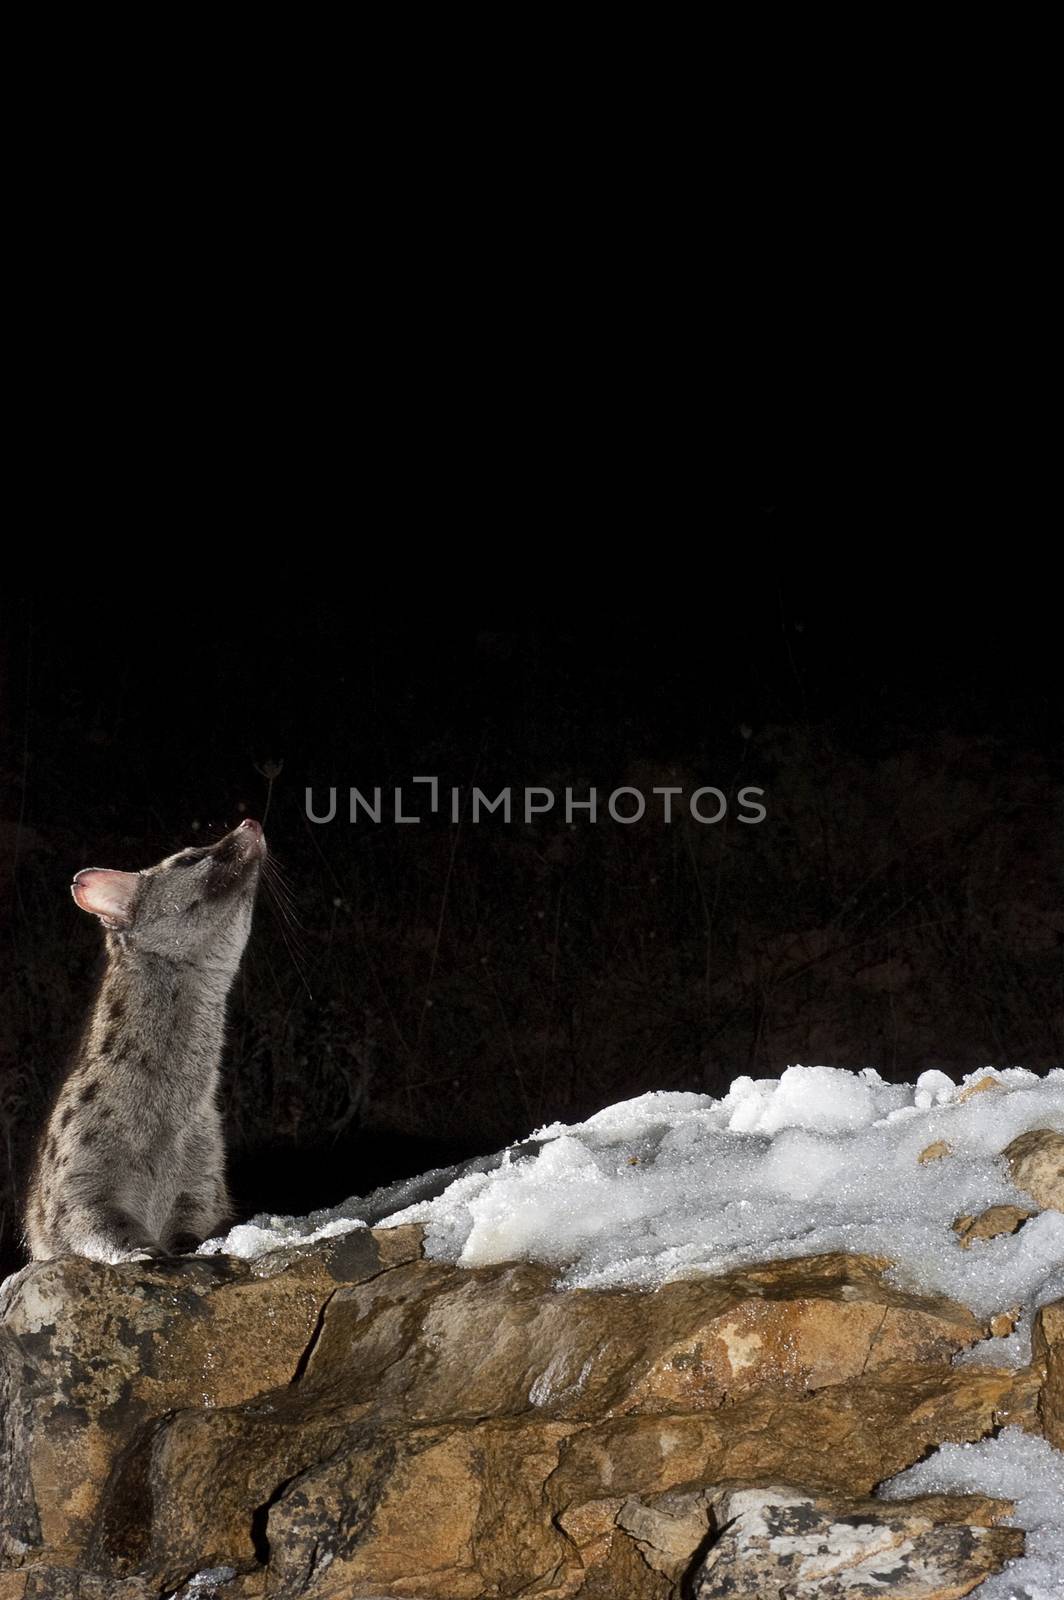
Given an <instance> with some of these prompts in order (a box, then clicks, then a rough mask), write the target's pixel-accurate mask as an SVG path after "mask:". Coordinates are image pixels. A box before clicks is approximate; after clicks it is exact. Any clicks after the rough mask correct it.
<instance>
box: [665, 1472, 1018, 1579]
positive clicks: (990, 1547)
mask: <svg viewBox="0 0 1064 1600" xmlns="http://www.w3.org/2000/svg"><path fill="white" fill-rule="evenodd" d="M1010 1510H1011V1505H1010V1503H1009V1502H1008V1501H991V1502H987V1501H985V1500H976V1499H974V1497H973V1500H972V1501H971V1502H970V1501H969V1498H968V1497H967V1496H957V1497H953V1496H943V1495H934V1496H929V1497H927V1498H924V1499H918V1500H900V1501H891V1502H886V1501H880V1500H833V1499H827V1498H825V1497H823V1496H815V1495H811V1494H809V1493H808V1492H807V1491H804V1490H802V1489H792V1488H789V1487H786V1486H783V1487H769V1488H765V1487H759V1488H752V1489H736V1490H731V1491H728V1492H727V1493H725V1494H724V1495H723V1496H722V1498H721V1503H720V1509H719V1512H718V1517H719V1523H720V1525H721V1526H722V1528H723V1530H724V1531H723V1532H722V1533H721V1535H720V1538H719V1539H718V1540H717V1542H716V1543H715V1544H714V1546H713V1548H712V1549H711V1550H710V1551H709V1553H708V1555H707V1556H706V1558H705V1560H704V1561H703V1562H702V1564H701V1567H700V1569H699V1571H698V1574H697V1576H696V1577H695V1580H694V1583H693V1586H692V1589H691V1595H692V1600H725V1597H727V1600H784V1597H786V1600H857V1597H858V1596H862V1595H868V1596H872V1595H889V1596H890V1600H957V1597H959V1596H962V1595H966V1594H969V1593H970V1592H971V1591H972V1589H974V1588H975V1587H976V1585H977V1584H979V1583H981V1582H982V1581H983V1580H984V1579H985V1578H987V1577H989V1576H990V1575H991V1574H992V1573H995V1572H998V1571H1000V1569H1001V1568H1002V1567H1003V1566H1004V1565H1005V1562H1006V1561H1008V1560H1011V1559H1015V1557H1017V1556H1019V1555H1022V1553H1023V1544H1024V1539H1023V1534H1022V1533H1021V1532H1019V1531H1018V1530H1017V1529H1014V1528H999V1527H995V1526H994V1525H993V1524H994V1523H996V1522H997V1521H999V1520H1000V1518H1001V1517H1004V1516H1007V1515H1008V1514H1009V1512H1010Z"/></svg>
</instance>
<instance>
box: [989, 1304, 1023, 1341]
mask: <svg viewBox="0 0 1064 1600" xmlns="http://www.w3.org/2000/svg"><path fill="white" fill-rule="evenodd" d="M1022 1311H1023V1307H1022V1306H1021V1305H1014V1306H1009V1307H1008V1309H1007V1310H1006V1311H998V1312H996V1313H995V1315H994V1316H992V1317H991V1318H990V1322H989V1327H990V1337H991V1338H992V1339H1007V1338H1008V1336H1009V1334H1010V1333H1011V1332H1012V1331H1013V1329H1014V1328H1015V1326H1016V1324H1017V1322H1019V1320H1020V1314H1021V1312H1022Z"/></svg>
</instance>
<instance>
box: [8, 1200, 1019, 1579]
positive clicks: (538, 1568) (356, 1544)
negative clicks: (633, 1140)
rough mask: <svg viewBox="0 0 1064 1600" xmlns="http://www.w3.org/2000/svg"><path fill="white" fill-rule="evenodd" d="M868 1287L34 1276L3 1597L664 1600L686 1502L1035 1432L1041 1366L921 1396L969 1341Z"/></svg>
mask: <svg viewBox="0 0 1064 1600" xmlns="http://www.w3.org/2000/svg"><path fill="white" fill-rule="evenodd" d="M885 1265H886V1263H885V1262H883V1261H881V1260H878V1259H874V1258H868V1257H861V1256H843V1255H824V1256H819V1257H814V1258H811V1259H807V1260H792V1261H782V1262H770V1263H765V1264H762V1265H759V1266H756V1267H748V1268H744V1269H742V1270H740V1271H735V1272H731V1273H728V1274H726V1275H723V1276H721V1277H719V1278H713V1279H699V1280H691V1281H685V1282H679V1283H671V1284H667V1285H665V1286H663V1287H662V1288H660V1289H658V1290H656V1291H654V1292H644V1291H637V1290H612V1291H599V1290H596V1291H560V1290H556V1289H554V1288H553V1287H552V1284H551V1274H550V1272H549V1271H548V1270H547V1269H545V1268H541V1267H534V1266H529V1265H527V1264H510V1265H506V1266H498V1267H491V1268H484V1269H477V1270H464V1269H461V1268H457V1267H453V1266H449V1265H445V1264H442V1263H439V1262H433V1261H427V1260H424V1259H422V1258H421V1252H420V1232H419V1230H417V1229H402V1230H398V1229H397V1230H385V1231H383V1232H380V1231H377V1232H371V1231H369V1230H366V1229H360V1230H357V1231H356V1232H354V1233H353V1234H349V1235H346V1236H343V1237H341V1238H340V1239H336V1240H331V1241H327V1242H325V1243H322V1244H319V1245H315V1246H293V1247H287V1248H286V1249H285V1250H284V1251H283V1252H279V1253H278V1259H274V1258H266V1259H265V1260H264V1261H262V1262H260V1263H257V1264H256V1265H255V1267H254V1268H252V1267H249V1266H247V1265H246V1264H245V1263H241V1262H234V1261H228V1260H225V1259H216V1260H213V1261H196V1260H192V1261H186V1262H183V1263H181V1264H180V1265H177V1266H164V1265H157V1264H135V1265H133V1264H131V1265H129V1266H123V1267H104V1266H100V1265H98V1264H95V1263H92V1262H86V1261H80V1260H67V1261H63V1262H56V1263H41V1264H37V1265H36V1266H34V1267H31V1268H29V1269H27V1270H26V1271H25V1272H23V1273H22V1274H20V1275H19V1277H18V1279H17V1281H16V1282H14V1283H13V1284H12V1285H10V1287H9V1291H8V1293H7V1294H6V1296H5V1322H4V1325H3V1326H0V1385H2V1396H3V1398H6V1401H7V1404H6V1406H5V1408H4V1412H3V1416H2V1419H0V1427H2V1429H3V1438H2V1441H0V1467H2V1470H0V1479H2V1481H0V1539H2V1540H3V1543H2V1545H0V1548H2V1551H3V1559H6V1561H7V1563H8V1567H9V1569H11V1568H21V1570H20V1571H18V1572H17V1574H16V1573H13V1572H11V1571H10V1570H9V1571H8V1574H7V1578H5V1579H4V1580H3V1581H8V1580H10V1581H11V1582H12V1583H14V1584H15V1585H18V1584H19V1583H21V1584H22V1588H21V1589H19V1588H18V1587H15V1588H14V1589H13V1590H12V1594H13V1597H14V1600H23V1595H24V1594H30V1593H32V1591H30V1590H27V1589H26V1583H27V1582H28V1581H29V1575H30V1574H32V1573H37V1574H40V1573H43V1572H44V1571H45V1570H46V1569H47V1570H49V1571H50V1570H52V1569H53V1568H54V1569H61V1570H62V1571H63V1572H64V1573H66V1574H68V1576H66V1577H64V1578H63V1579H62V1580H61V1581H62V1582H64V1583H66V1584H67V1585H68V1587H69V1586H70V1585H71V1584H73V1585H75V1587H74V1588H72V1589H70V1593H71V1594H72V1595H78V1594H79V1593H80V1591H79V1590H78V1589H77V1587H76V1584H77V1583H82V1584H83V1586H84V1600H97V1597H96V1591H95V1590H94V1589H93V1588H92V1584H93V1583H94V1582H96V1581H97V1580H103V1581H106V1583H109V1584H110V1585H111V1588H110V1589H108V1590H107V1591H106V1593H107V1594H108V1596H110V1595H111V1594H113V1595H114V1596H115V1597H116V1600H127V1597H126V1593H125V1592H124V1591H123V1589H122V1587H121V1585H123V1584H125V1585H127V1586H129V1585H134V1587H131V1588H128V1600H139V1595H138V1593H137V1591H136V1588H135V1585H136V1584H138V1583H144V1584H146V1585H147V1590H148V1592H149V1593H151V1594H152V1595H158V1594H162V1593H165V1594H171V1593H174V1592H177V1593H178V1594H180V1593H181V1587H182V1586H187V1585H188V1583H189V1580H190V1578H191V1575H192V1574H194V1573H197V1572H201V1571H203V1570H204V1569H208V1568H212V1569H230V1570H231V1571H232V1572H233V1574H234V1575H233V1577H232V1578H230V1579H226V1580H225V1582H224V1583H221V1584H220V1586H219V1587H218V1591H217V1592H218V1596H219V1600H252V1597H257V1596H261V1597H263V1600H334V1597H335V1600H341V1597H342V1600H357V1597H368V1596H377V1597H385V1596H386V1597H394V1600H399V1597H406V1600H414V1597H416V1600H479V1597H480V1596H481V1595H485V1596H486V1595H498V1596H504V1595H507V1594H510V1595H513V1594H516V1593H518V1592H528V1593H530V1594H532V1593H534V1594H535V1595H536V1596H537V1597H538V1600H576V1597H583V1600H595V1597H596V1596H601V1597H602V1600H620V1597H624V1596H631V1597H632V1600H644V1597H648V1600H675V1597H676V1595H677V1593H678V1588H677V1586H678V1585H680V1584H682V1583H683V1582H684V1581H685V1576H684V1575H685V1571H686V1569H687V1568H688V1567H689V1566H690V1563H691V1561H692V1560H693V1559H694V1556H695V1553H696V1552H697V1551H698V1550H699V1548H700V1546H702V1545H704V1543H705V1540H706V1539H707V1538H708V1537H709V1533H708V1529H709V1509H708V1508H709V1505H710V1499H709V1495H710V1490H711V1489H712V1488H713V1486H714V1485H717V1484H720V1483H731V1484H733V1485H734V1484H735V1483H738V1482H746V1483H749V1482H759V1481H760V1482H762V1483H764V1482H769V1483H773V1482H776V1483H778V1482H781V1481H793V1480H795V1479H797V1480H799V1481H801V1482H802V1483H804V1484H805V1485H806V1486H807V1489H808V1490H809V1491H811V1492H813V1493H816V1492H821V1493H833V1494H838V1493H844V1494H847V1495H853V1494H855V1493H867V1492H868V1491H870V1490H871V1488H872V1487H873V1486H874V1485H875V1484H876V1483H877V1482H878V1481H879V1480H880V1479H882V1478H883V1477H886V1476H888V1475H889V1474H891V1473H893V1472H895V1471H898V1470H899V1469H900V1468H902V1467H904V1466H907V1465H909V1464H911V1463H912V1462H913V1461H915V1460H916V1459H918V1458H919V1457H920V1456H921V1455H923V1454H924V1453H925V1452H926V1451H927V1450H928V1449H929V1448H931V1447H932V1446H934V1445H936V1444H938V1443H940V1442H942V1441H943V1440H958V1441H960V1440H968V1439H978V1438H981V1437H983V1436H984V1435H986V1434H987V1433H988V1432H989V1431H991V1430H992V1429H993V1428H994V1427H996V1426H998V1425H1000V1424H1002V1423H1004V1422H1016V1421H1019V1422H1020V1423H1022V1424H1023V1425H1024V1426H1035V1425H1036V1423H1037V1406H1038V1397H1039V1386H1040V1383H1041V1378H1042V1373H1043V1368H1042V1366H1040V1365H1039V1366H1035V1367H1032V1368H1030V1369H1024V1370H1021V1371H1016V1370H1012V1369H1008V1370H1006V1369H994V1368H986V1367H973V1366H961V1367H953V1366H951V1361H952V1358H953V1357H954V1355H956V1354H957V1353H958V1352H959V1351H961V1350H964V1349H966V1348H967V1347H968V1346H970V1345H971V1344H972V1343H974V1342H975V1341H976V1340H978V1339H979V1338H980V1337H981V1336H982V1335H983V1333H984V1332H985V1329H984V1328H983V1326H982V1325H981V1324H980V1323H979V1322H978V1321H977V1319H976V1318H974V1317H973V1316H972V1315H971V1314H970V1313H969V1312H968V1311H967V1310H965V1309H964V1308H963V1307H961V1306H958V1305H955V1304H953V1303H951V1302H950V1301H948V1300H944V1299H941V1298H936V1297H923V1296H919V1295H910V1294H905V1293H903V1292H901V1291H899V1290H897V1289H894V1288H892V1287H891V1286H889V1285H888V1284H886V1283H885V1282H884V1279H883V1275H882V1268H883V1267H884V1266H885ZM35 1564H36V1565H35ZM34 1581H36V1579H35V1580H34ZM58 1581H59V1580H57V1582H58ZM958 1592H960V1591H958ZM56 1593H57V1595H59V1594H63V1600H65V1592H64V1591H61V1590H59V1589H57V1590H56ZM189 1593H190V1596H191V1594H192V1593H194V1590H190V1591H189ZM0 1600H6V1596H5V1595H4V1593H3V1591H2V1590H0Z"/></svg>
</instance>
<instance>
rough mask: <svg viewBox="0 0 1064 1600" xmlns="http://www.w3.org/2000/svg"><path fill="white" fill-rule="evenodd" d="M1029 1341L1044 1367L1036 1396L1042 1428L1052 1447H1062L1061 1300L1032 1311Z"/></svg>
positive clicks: (1063, 1307) (1063, 1318) (1063, 1347)
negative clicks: (1032, 1326) (1039, 1392)
mask: <svg viewBox="0 0 1064 1600" xmlns="http://www.w3.org/2000/svg"><path fill="white" fill-rule="evenodd" d="M1031 1342H1032V1344H1033V1347H1034V1355H1035V1359H1036V1360H1037V1361H1041V1362H1044V1364H1045V1369H1046V1376H1045V1383H1044V1384H1043V1385H1042V1391H1041V1394H1040V1395H1039V1398H1038V1414H1039V1416H1040V1417H1041V1420H1042V1432H1043V1433H1044V1434H1045V1436H1046V1438H1047V1439H1048V1440H1049V1442H1050V1444H1051V1445H1052V1446H1053V1448H1054V1449H1055V1450H1064V1300H1056V1301H1054V1302H1053V1304H1052V1305H1048V1306H1042V1307H1041V1308H1040V1310H1039V1311H1038V1312H1037V1313H1036V1314H1035V1319H1034V1328H1033V1331H1032V1341H1031Z"/></svg>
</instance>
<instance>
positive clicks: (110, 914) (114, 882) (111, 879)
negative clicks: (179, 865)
mask: <svg viewBox="0 0 1064 1600" xmlns="http://www.w3.org/2000/svg"><path fill="white" fill-rule="evenodd" d="M139 886H140V873H139V872H108V871H107V870H106V868H104V867H86V868H85V869H84V871H83V872H79V873H78V874H77V876H76V877H75V879H74V882H73V883H72V884H71V885H70V892H71V894H72V895H73V896H74V899H75V900H76V901H77V903H78V905H79V906H80V907H81V909H82V911H91V912H92V914H93V916H96V917H101V918H102V919H103V921H104V922H106V923H107V925H108V927H112V928H124V927H125V926H126V924H127V923H128V922H129V920H130V917H131V916H132V913H133V902H134V900H135V899H136V897H137V889H138V888H139Z"/></svg>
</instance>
